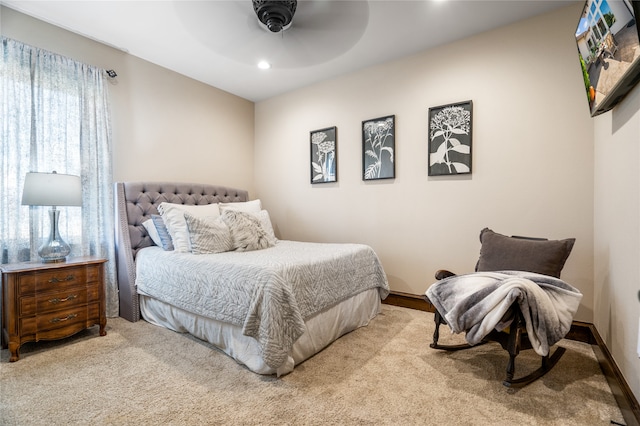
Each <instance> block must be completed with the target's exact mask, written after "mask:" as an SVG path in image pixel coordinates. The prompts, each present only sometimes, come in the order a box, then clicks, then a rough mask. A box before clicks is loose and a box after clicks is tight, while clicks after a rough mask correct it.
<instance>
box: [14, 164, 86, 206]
mask: <svg viewBox="0 0 640 426" xmlns="http://www.w3.org/2000/svg"><path fill="white" fill-rule="evenodd" d="M22 205H23V206H81V205H82V184H81V181H80V176H74V175H65V174H60V173H56V172H53V173H27V175H26V178H25V180H24V190H23V191H22Z"/></svg>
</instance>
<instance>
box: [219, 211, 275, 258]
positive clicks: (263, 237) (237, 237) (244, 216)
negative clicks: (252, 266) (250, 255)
mask: <svg viewBox="0 0 640 426" xmlns="http://www.w3.org/2000/svg"><path fill="white" fill-rule="evenodd" d="M220 217H221V218H222V220H223V221H224V223H225V224H226V225H227V226H228V227H229V230H230V231H231V239H232V240H233V249H234V250H237V251H252V250H262V249H266V248H269V247H273V246H274V245H275V243H276V242H275V240H274V239H272V238H271V236H270V235H269V234H268V233H267V231H265V230H264V228H263V227H262V225H261V224H260V220H259V219H258V218H257V217H256V216H255V215H253V214H251V213H247V212H241V211H238V210H226V211H224V212H222V216H220Z"/></svg>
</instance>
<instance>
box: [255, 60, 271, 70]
mask: <svg viewBox="0 0 640 426" xmlns="http://www.w3.org/2000/svg"><path fill="white" fill-rule="evenodd" d="M258 68H260V69H261V70H268V69H269V68H271V64H270V63H269V62H267V61H260V62H258Z"/></svg>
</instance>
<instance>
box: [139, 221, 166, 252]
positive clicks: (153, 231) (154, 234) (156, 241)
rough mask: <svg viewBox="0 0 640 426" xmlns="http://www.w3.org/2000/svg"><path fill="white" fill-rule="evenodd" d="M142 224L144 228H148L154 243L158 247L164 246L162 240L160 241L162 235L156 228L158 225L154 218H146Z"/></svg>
mask: <svg viewBox="0 0 640 426" xmlns="http://www.w3.org/2000/svg"><path fill="white" fill-rule="evenodd" d="M142 226H144V229H146V230H147V233H148V234H149V238H151V241H153V243H154V244H155V245H157V246H158V247H162V241H160V235H158V230H157V229H156V225H155V224H154V223H153V220H151V219H147V220H145V221H144V222H142Z"/></svg>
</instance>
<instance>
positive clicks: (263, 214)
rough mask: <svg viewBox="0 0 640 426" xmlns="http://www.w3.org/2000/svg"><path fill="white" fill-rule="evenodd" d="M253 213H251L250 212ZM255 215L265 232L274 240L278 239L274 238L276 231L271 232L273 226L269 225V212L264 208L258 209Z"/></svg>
mask: <svg viewBox="0 0 640 426" xmlns="http://www.w3.org/2000/svg"><path fill="white" fill-rule="evenodd" d="M252 214H253V213H252ZM255 216H256V217H257V218H258V220H259V221H260V225H262V227H263V228H264V230H265V231H266V233H267V234H268V235H269V237H271V238H272V239H273V240H274V241H278V239H277V238H276V233H275V232H273V226H272V225H271V217H269V212H268V211H266V210H260V212H258V213H257V214H255Z"/></svg>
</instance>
